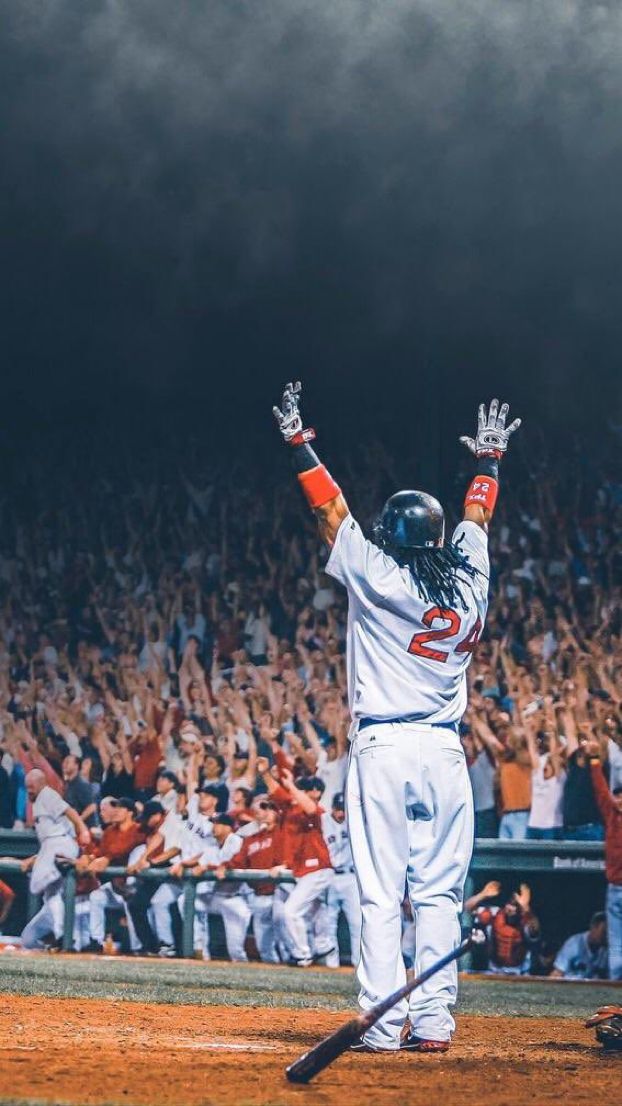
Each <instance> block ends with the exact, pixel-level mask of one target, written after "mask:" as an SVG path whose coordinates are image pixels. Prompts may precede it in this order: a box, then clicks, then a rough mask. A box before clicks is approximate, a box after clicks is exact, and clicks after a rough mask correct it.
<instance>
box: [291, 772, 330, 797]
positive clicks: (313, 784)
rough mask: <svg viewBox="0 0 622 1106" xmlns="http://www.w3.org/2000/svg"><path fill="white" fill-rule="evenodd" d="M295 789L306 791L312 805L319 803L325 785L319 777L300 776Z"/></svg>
mask: <svg viewBox="0 0 622 1106" xmlns="http://www.w3.org/2000/svg"><path fill="white" fill-rule="evenodd" d="M296 787H297V788H298V790H299V791H306V792H307V794H308V795H309V798H311V799H313V802H314V803H319V801H320V799H321V798H322V795H323V794H324V789H325V787H326V785H325V783H324V780H321V779H320V777H319V776H301V777H300V779H297V780H296Z"/></svg>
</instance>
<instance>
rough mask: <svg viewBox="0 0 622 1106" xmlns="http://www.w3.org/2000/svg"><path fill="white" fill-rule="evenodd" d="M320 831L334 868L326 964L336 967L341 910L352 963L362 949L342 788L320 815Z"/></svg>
mask: <svg viewBox="0 0 622 1106" xmlns="http://www.w3.org/2000/svg"><path fill="white" fill-rule="evenodd" d="M322 833H323V834H324V840H325V841H326V844H327V845H328V851H329V853H330V860H331V864H332V866H333V868H334V870H335V876H334V879H333V883H332V886H331V887H329V889H328V916H329V932H330V939H331V942H332V944H333V946H334V948H333V951H332V952H331V953H330V954H329V955H328V956H327V957H326V966H327V967H328V968H338V967H339V943H338V940H337V928H338V925H339V914H340V912H341V911H342V910H343V913H344V914H345V918H346V921H347V923H348V929H349V930H350V949H351V955H352V963H353V964H358V962H359V957H360V952H361V899H360V896H359V889H358V886H357V882H356V876H355V874H354V861H353V860H352V850H351V848H350V836H349V834H348V827H347V824H346V810H345V800H344V795H343V792H338V793H337V794H336V795H334V796H333V804H332V809H331V810H330V812H329V811H327V812H326V813H325V814H323V815H322Z"/></svg>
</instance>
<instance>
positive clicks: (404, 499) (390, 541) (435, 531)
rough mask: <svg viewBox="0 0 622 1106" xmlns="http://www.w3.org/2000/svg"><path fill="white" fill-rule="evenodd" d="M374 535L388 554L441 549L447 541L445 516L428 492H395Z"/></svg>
mask: <svg viewBox="0 0 622 1106" xmlns="http://www.w3.org/2000/svg"><path fill="white" fill-rule="evenodd" d="M373 535H374V541H375V542H376V544H377V545H379V546H380V548H381V549H385V550H386V551H387V553H395V552H398V551H401V550H404V551H407V550H409V549H439V548H440V546H442V544H443V542H444V540H445V512H444V511H443V508H442V507H441V505H440V503H439V501H438V499H435V498H434V496H432V495H427V494H426V493H425V492H417V491H404V492H396V493H395V495H392V496H391V498H390V499H387V501H386V503H385V505H384V507H383V508H382V512H381V514H380V517H379V518H378V520H377V522H376V524H375V525H374V528H373Z"/></svg>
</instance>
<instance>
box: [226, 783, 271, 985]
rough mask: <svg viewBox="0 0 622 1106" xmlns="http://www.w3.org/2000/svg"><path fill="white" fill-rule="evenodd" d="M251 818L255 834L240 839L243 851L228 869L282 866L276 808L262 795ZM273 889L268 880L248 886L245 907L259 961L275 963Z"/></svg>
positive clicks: (259, 868)
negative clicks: (249, 889) (251, 925)
mask: <svg viewBox="0 0 622 1106" xmlns="http://www.w3.org/2000/svg"><path fill="white" fill-rule="evenodd" d="M253 815H254V818H255V821H256V822H257V823H258V824H259V827H260V828H259V829H258V830H257V832H256V833H252V834H249V836H248V837H244V838H243V839H242V848H241V849H240V851H239V852H238V853H236V855H235V856H234V857H232V858H231V860H230V861H229V862H228V864H227V867H228V868H249V869H251V870H252V869H255V870H256V871H257V870H263V869H265V870H266V871H269V872H272V870H273V869H275V870H277V869H278V868H279V866H280V865H282V864H283V839H282V833H281V830H280V827H279V817H278V814H277V811H276V808H275V806H274V804H273V803H271V802H270V801H269V800H268V799H267V798H266V797H265V795H260V796H259V797H258V798H257V799H255V802H254V803H253ZM274 893H275V886H274V883H272V882H271V881H270V880H266V882H265V883H253V884H251V892H250V895H249V897H248V906H249V908H250V912H251V916H252V919H253V933H254V935H255V943H256V945H257V951H258V953H259V956H260V958H261V960H264V961H265V962H266V963H269V964H278V962H279V956H278V953H277V949H276V933H275V924H274Z"/></svg>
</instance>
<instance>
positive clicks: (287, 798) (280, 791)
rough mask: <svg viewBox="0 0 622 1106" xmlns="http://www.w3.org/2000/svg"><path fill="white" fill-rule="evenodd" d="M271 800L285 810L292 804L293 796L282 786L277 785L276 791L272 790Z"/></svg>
mask: <svg viewBox="0 0 622 1106" xmlns="http://www.w3.org/2000/svg"><path fill="white" fill-rule="evenodd" d="M270 800H271V802H273V803H274V805H275V806H278V807H279V808H280V809H281V810H285V809H286V808H287V807H288V806H291V805H292V797H291V795H290V793H289V791H287V790H286V789H285V788H284V787H280V786H279V787H275V789H274V791H271V792H270Z"/></svg>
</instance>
